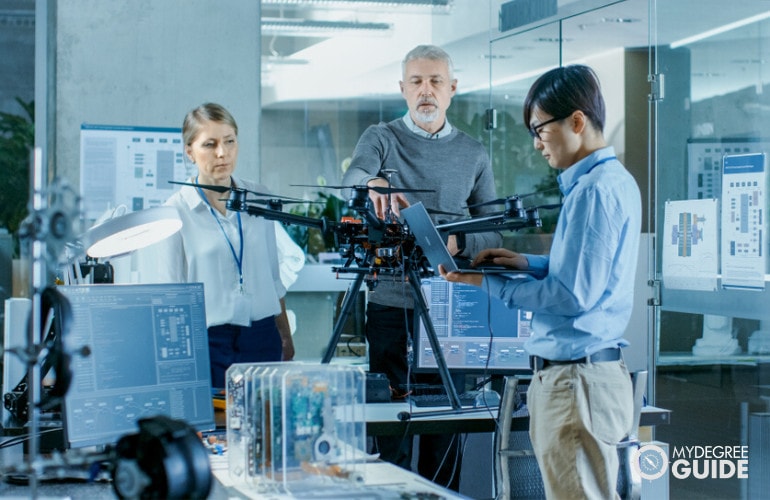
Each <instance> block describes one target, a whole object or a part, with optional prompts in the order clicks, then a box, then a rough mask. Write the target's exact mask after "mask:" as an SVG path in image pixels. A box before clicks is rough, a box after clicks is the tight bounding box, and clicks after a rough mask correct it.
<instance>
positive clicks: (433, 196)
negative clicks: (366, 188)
mask: <svg viewBox="0 0 770 500" xmlns="http://www.w3.org/2000/svg"><path fill="white" fill-rule="evenodd" d="M381 169H393V170H396V171H397V173H396V174H394V175H393V177H392V182H393V185H394V186H397V187H403V188H410V189H411V188H417V189H430V190H433V192H430V193H405V196H406V198H407V199H408V200H409V202H410V203H417V202H419V201H421V202H422V203H423V204H424V205H425V207H426V208H428V209H429V210H430V209H433V210H441V211H444V212H455V213H467V212H468V210H467V209H463V208H462V207H465V206H468V205H474V204H477V203H483V202H485V201H490V200H493V199H494V198H496V193H495V182H494V177H493V174H492V167H491V165H490V163H489V156H488V155H487V152H486V150H485V149H484V146H483V145H482V144H481V143H480V142H478V141H476V140H475V139H473V138H471V137H470V136H469V135H467V134H465V133H464V132H462V131H460V130H458V129H457V128H453V129H452V132H450V133H449V135H447V136H445V137H440V138H436V139H428V138H426V137H422V136H420V135H418V134H416V133H414V132H412V131H411V130H409V128H408V127H407V126H406V125H405V124H404V121H403V120H402V119H401V118H399V119H396V120H393V121H391V122H389V123H380V124H378V125H372V126H370V127H369V128H367V129H366V131H364V133H363V134H362V135H361V138H360V139H359V141H358V144H357V145H356V148H355V151H354V152H353V159H352V161H351V163H350V167H349V168H348V170H347V172H346V173H345V176H344V177H343V179H342V182H343V184H346V185H362V184H366V183H367V182H368V181H369V180H371V179H372V178H374V177H385V176H384V175H383V174H381V173H380V170H381ZM497 210H500V207H495V206H486V207H478V208H476V209H472V210H471V215H474V216H478V215H481V214H483V213H490V212H495V211H497ZM432 218H433V221H434V223H438V222H439V220H441V221H442V222H446V221H447V220H448V219H450V218H451V216H446V215H432ZM501 243H502V238H501V236H500V234H499V233H474V234H467V235H466V236H465V251H464V252H463V255H466V256H469V257H472V256H473V255H475V254H476V253H478V252H479V251H480V250H482V249H484V248H494V247H499V246H500V245H501ZM401 281H402V280H401V279H400V278H398V279H397V281H396V282H389V281H388V279H387V278H386V277H382V276H381V278H380V283H378V285H377V286H376V287H375V289H374V290H373V291H372V292H371V293H370V294H369V300H370V301H371V302H374V303H377V304H382V305H386V306H394V307H403V306H405V305H406V306H407V307H412V305H413V301H412V292H411V289H410V287H409V285H408V284H406V283H402V282H401Z"/></svg>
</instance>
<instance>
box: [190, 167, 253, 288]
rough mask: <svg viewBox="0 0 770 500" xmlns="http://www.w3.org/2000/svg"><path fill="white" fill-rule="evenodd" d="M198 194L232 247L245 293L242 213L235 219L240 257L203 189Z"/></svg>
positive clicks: (239, 279)
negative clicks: (239, 242)
mask: <svg viewBox="0 0 770 500" xmlns="http://www.w3.org/2000/svg"><path fill="white" fill-rule="evenodd" d="M195 183H196V184H198V176H197V175H196V176H195ZM197 189H198V193H199V194H200V195H201V198H203V201H204V202H205V203H206V206H208V207H209V212H210V213H211V216H212V217H214V220H215V221H217V224H219V229H220V230H221V231H222V235H223V236H224V237H225V240H226V241H227V244H228V246H229V247H230V252H231V253H232V255H233V259H234V260H235V265H237V266H238V275H239V278H238V285H239V286H240V290H241V292H243V225H242V224H241V213H240V212H236V213H235V217H236V218H237V219H238V235H239V236H240V240H241V244H240V252H239V254H238V255H236V254H235V247H234V246H233V242H232V241H230V237H229V236H227V232H225V228H224V226H222V221H220V220H219V217H217V214H216V213H215V212H214V207H212V206H211V203H209V200H208V199H207V198H206V195H205V194H203V190H202V189H201V188H197Z"/></svg>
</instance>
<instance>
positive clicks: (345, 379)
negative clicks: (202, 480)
mask: <svg viewBox="0 0 770 500" xmlns="http://www.w3.org/2000/svg"><path fill="white" fill-rule="evenodd" d="M225 382H226V391H227V445H228V463H229V469H230V476H231V478H232V479H233V481H234V482H236V483H245V484H248V485H250V486H252V487H254V488H256V489H257V491H258V492H260V493H278V494H280V493H292V494H296V493H298V492H303V491H317V490H318V489H319V488H321V489H323V488H325V487H329V488H333V489H339V488H344V487H346V486H350V487H356V486H357V485H358V484H362V483H363V462H364V460H365V458H366V453H365V449H366V429H365V420H364V403H365V401H366V396H365V393H366V375H365V373H364V371H363V370H362V369H361V368H359V367H351V366H343V365H330V364H309V363H299V362H292V363H256V364H250V363H240V364H235V365H232V366H231V367H230V368H229V369H228V370H227V374H226V377H225Z"/></svg>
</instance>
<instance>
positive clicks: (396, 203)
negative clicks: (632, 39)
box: [366, 177, 409, 219]
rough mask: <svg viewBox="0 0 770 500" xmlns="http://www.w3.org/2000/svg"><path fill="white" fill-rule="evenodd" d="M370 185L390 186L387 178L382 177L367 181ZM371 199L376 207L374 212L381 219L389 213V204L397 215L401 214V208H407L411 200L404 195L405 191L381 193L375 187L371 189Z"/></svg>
mask: <svg viewBox="0 0 770 500" xmlns="http://www.w3.org/2000/svg"><path fill="white" fill-rule="evenodd" d="M366 185H367V186H368V187H382V188H390V187H391V186H390V184H389V182H388V181H387V180H386V179H382V178H379V177H378V178H376V179H372V180H370V181H369V182H367V183H366ZM369 199H371V200H372V206H373V207H374V213H375V214H377V217H378V218H380V219H384V218H385V214H386V213H387V209H388V205H390V209H391V211H392V213H393V214H394V215H395V216H396V217H400V216H401V209H402V208H406V207H408V206H409V200H407V199H406V196H404V193H400V192H391V193H385V194H383V193H379V192H377V191H376V190H374V189H370V190H369Z"/></svg>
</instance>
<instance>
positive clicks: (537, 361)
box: [529, 347, 620, 371]
mask: <svg viewBox="0 0 770 500" xmlns="http://www.w3.org/2000/svg"><path fill="white" fill-rule="evenodd" d="M619 359H620V348H619V347H608V348H607V349H602V350H601V351H596V352H595V353H593V354H591V355H590V356H586V357H584V358H578V359H545V358H541V357H540V356H530V357H529V367H530V368H532V370H533V371H538V370H542V369H543V368H547V367H549V366H555V365H575V364H579V363H601V362H603V361H618V360H619Z"/></svg>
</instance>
